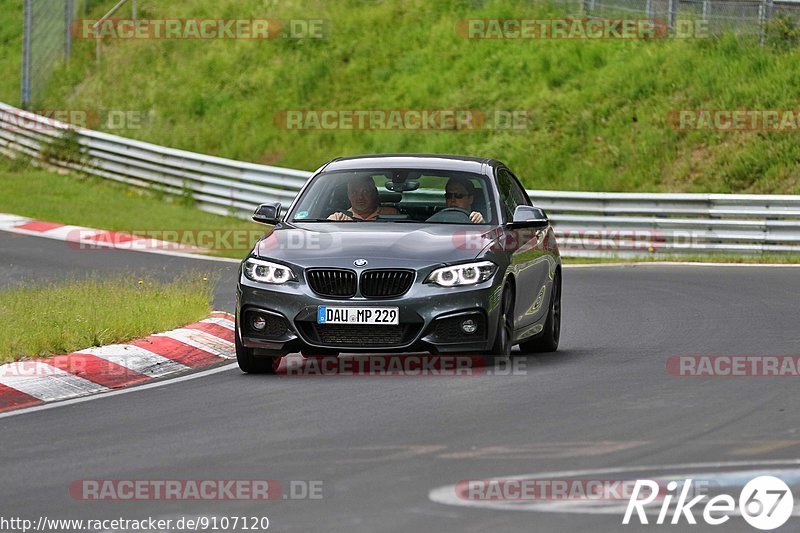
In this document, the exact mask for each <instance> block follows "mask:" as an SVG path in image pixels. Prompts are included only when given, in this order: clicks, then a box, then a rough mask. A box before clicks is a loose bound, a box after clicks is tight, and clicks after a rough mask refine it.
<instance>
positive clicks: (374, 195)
mask: <svg viewBox="0 0 800 533" xmlns="http://www.w3.org/2000/svg"><path fill="white" fill-rule="evenodd" d="M347 198H348V199H349V200H350V209H348V210H347V211H344V212H342V211H337V212H335V213H333V214H332V215H330V216H329V217H328V220H353V219H358V220H375V219H376V218H378V216H379V215H396V214H398V213H399V211H398V210H397V209H395V208H394V207H381V206H380V205H379V204H378V188H377V187H375V182H374V181H372V178H370V177H369V176H356V177H355V178H353V179H351V180H350V181H349V182H347Z"/></svg>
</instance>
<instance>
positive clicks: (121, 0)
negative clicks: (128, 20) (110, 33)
mask: <svg viewBox="0 0 800 533" xmlns="http://www.w3.org/2000/svg"><path fill="white" fill-rule="evenodd" d="M127 1H128V0H119V2H117V5H115V6H114V7H112V8H111V11H109V12H108V13H106V14H105V15H103V17H102V18H101V19H100V20H98V21H97V22H95V23H94V25H93V26H92V29H94V34H95V50H94V53H95V61H98V62H99V61H100V45H101V41H102V39H100V34H99V33H98V31H97V29H98V28H99V27H100V25H101V24H103V23H104V22H105V21H106V20H108V19H109V17H111V15H113V14H114V13H116V12H117V10H118V9H119V8H121V7H122V6H123V4H125V2H127ZM133 20H136V0H133Z"/></svg>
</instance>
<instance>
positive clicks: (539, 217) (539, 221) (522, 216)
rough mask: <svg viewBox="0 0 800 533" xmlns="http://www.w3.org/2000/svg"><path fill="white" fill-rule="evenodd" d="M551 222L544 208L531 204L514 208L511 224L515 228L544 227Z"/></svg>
mask: <svg viewBox="0 0 800 533" xmlns="http://www.w3.org/2000/svg"><path fill="white" fill-rule="evenodd" d="M549 224H550V219H549V218H547V214H546V213H545V212H544V210H543V209H540V208H538V207H532V206H530V205H518V206H517V208H516V209H515V210H514V218H513V219H512V220H511V226H513V227H515V228H537V229H543V228H546V227H547V226H548V225H549Z"/></svg>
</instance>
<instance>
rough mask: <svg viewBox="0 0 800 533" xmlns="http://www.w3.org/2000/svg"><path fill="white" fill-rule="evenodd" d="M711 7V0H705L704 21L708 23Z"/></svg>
mask: <svg viewBox="0 0 800 533" xmlns="http://www.w3.org/2000/svg"><path fill="white" fill-rule="evenodd" d="M710 7H711V6H710V0H703V22H705V23H706V24H708V11H709V8H710Z"/></svg>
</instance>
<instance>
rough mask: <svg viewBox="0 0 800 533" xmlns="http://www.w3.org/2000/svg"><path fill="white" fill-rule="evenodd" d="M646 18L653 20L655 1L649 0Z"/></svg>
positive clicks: (646, 6) (645, 13)
mask: <svg viewBox="0 0 800 533" xmlns="http://www.w3.org/2000/svg"><path fill="white" fill-rule="evenodd" d="M644 16H645V18H647V19H648V20H653V0H647V1H646V2H645V4H644Z"/></svg>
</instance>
